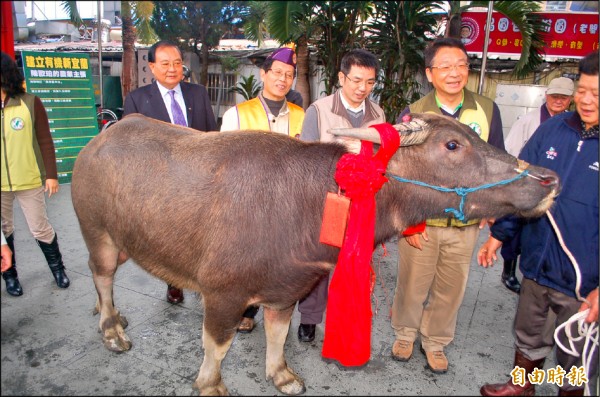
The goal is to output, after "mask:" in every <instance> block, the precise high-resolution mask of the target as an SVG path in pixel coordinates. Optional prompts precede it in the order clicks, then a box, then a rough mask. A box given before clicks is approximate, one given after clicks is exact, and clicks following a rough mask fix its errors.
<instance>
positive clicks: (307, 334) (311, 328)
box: [298, 324, 317, 342]
mask: <svg viewBox="0 0 600 397" xmlns="http://www.w3.org/2000/svg"><path fill="white" fill-rule="evenodd" d="M316 329H317V325H316V324H300V326H299V327H298V340H299V341H300V342H312V341H313V340H315V331H316Z"/></svg>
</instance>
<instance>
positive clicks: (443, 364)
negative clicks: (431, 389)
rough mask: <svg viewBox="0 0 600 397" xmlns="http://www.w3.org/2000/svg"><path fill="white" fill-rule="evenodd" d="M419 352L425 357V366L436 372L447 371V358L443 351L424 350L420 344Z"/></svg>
mask: <svg viewBox="0 0 600 397" xmlns="http://www.w3.org/2000/svg"><path fill="white" fill-rule="evenodd" d="M421 353H423V354H424V355H425V357H427V368H429V369H430V370H431V372H433V373H436V374H445V373H446V372H447V371H448V359H447V358H446V355H445V354H444V352H443V351H441V350H437V351H430V352H426V351H425V350H424V349H423V346H421Z"/></svg>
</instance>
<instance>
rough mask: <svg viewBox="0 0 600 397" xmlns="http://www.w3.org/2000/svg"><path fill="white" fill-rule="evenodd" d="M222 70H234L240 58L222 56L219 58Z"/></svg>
mask: <svg viewBox="0 0 600 397" xmlns="http://www.w3.org/2000/svg"><path fill="white" fill-rule="evenodd" d="M219 60H220V61H221V66H222V67H223V70H224V71H235V70H237V68H239V67H240V60H239V59H238V58H236V57H232V56H222V57H220V58H219Z"/></svg>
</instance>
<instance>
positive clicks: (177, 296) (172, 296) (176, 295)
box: [167, 285, 183, 305]
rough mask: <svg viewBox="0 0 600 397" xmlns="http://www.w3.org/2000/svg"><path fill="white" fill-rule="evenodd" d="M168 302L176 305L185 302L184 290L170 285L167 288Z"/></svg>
mask: <svg viewBox="0 0 600 397" xmlns="http://www.w3.org/2000/svg"><path fill="white" fill-rule="evenodd" d="M167 301H168V302H169V303H172V304H174V305H175V304H177V303H181V302H183V290H182V289H179V288H176V287H173V286H172V285H169V286H168V288H167Z"/></svg>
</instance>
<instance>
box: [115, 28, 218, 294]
mask: <svg viewBox="0 0 600 397" xmlns="http://www.w3.org/2000/svg"><path fill="white" fill-rule="evenodd" d="M148 64H149V66H150V70H151V71H152V74H153V75H154V80H155V81H154V82H153V83H152V84H149V85H146V86H144V87H140V88H138V89H136V90H134V91H131V92H130V93H129V95H127V97H126V98H125V108H124V111H123V116H126V115H128V114H131V113H141V114H143V115H144V116H148V117H152V118H155V119H157V120H161V121H165V122H167V123H173V124H179V125H184V126H187V127H190V128H194V129H196V130H199V131H216V130H217V123H216V120H215V116H214V113H213V110H212V107H211V104H210V98H209V96H208V92H207V91H206V88H205V87H204V86H201V85H198V84H191V83H187V82H184V81H182V80H183V78H184V75H183V54H182V52H181V49H180V48H179V47H178V46H177V45H176V44H174V43H171V42H168V41H164V40H162V41H159V42H157V43H155V44H154V45H153V46H152V47H150V50H149V52H148ZM183 109H185V111H183ZM167 300H168V301H169V302H170V303H174V304H175V303H179V302H182V301H183V290H181V289H179V288H176V287H174V286H172V285H169V286H168V288H167Z"/></svg>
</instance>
